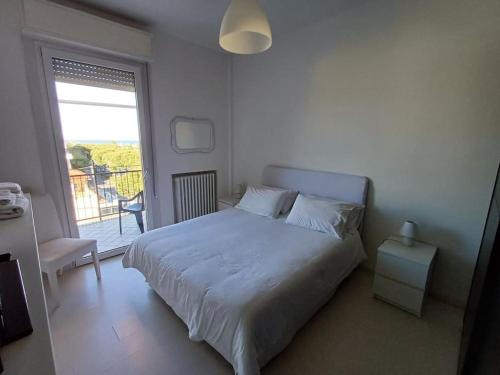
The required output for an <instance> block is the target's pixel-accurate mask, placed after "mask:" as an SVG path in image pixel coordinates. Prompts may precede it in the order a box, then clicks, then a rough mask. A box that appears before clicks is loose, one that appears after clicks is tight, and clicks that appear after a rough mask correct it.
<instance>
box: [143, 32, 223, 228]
mask: <svg viewBox="0 0 500 375" xmlns="http://www.w3.org/2000/svg"><path fill="white" fill-rule="evenodd" d="M154 35H155V36H154V39H153V63H152V64H151V101H152V103H151V104H152V113H153V116H152V117H153V129H154V147H155V156H156V170H157V186H158V189H159V190H158V193H159V195H160V203H159V204H160V208H161V224H162V225H167V224H171V223H173V220H174V216H173V214H174V212H173V201H172V180H171V175H172V174H174V173H182V172H195V171H202V170H211V169H216V170H217V181H218V190H219V194H220V195H222V194H225V193H226V192H227V179H228V177H227V173H228V160H227V155H228V137H227V133H228V121H227V120H228V116H227V108H228V87H227V76H228V75H227V63H228V58H227V57H226V56H225V55H223V54H221V53H218V52H215V51H212V50H209V49H207V48H204V47H199V46H196V45H194V44H190V43H188V42H184V41H182V40H180V39H177V38H174V37H171V36H168V35H166V34H161V33H158V32H154ZM175 116H188V117H201V118H209V119H210V120H212V121H213V123H214V125H215V150H214V151H212V152H211V153H207V154H200V153H196V154H182V155H181V154H177V153H175V152H174V151H173V149H172V147H171V145H170V121H171V120H172V119H173V118H174V117H175Z"/></svg>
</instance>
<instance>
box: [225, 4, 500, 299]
mask: <svg viewBox="0 0 500 375" xmlns="http://www.w3.org/2000/svg"><path fill="white" fill-rule="evenodd" d="M499 19H500V3H499V2H498V1H494V0H483V1H476V2H471V1H455V0H449V1H431V0H428V1H419V2H414V1H390V0H388V1H385V0H380V1H375V2H372V3H371V4H368V5H365V6H362V7H359V8H356V9H354V10H350V11H348V12H345V13H342V14H339V15H338V16H336V17H335V18H330V19H327V20H325V21H322V22H320V23H318V24H315V25H313V26H310V27H308V28H306V29H302V30H300V31H297V32H294V33H291V34H288V35H286V36H284V37H278V38H275V40H274V43H273V47H272V48H271V50H270V51H269V52H267V53H264V54H261V55H256V56H243V57H237V58H235V59H234V71H233V80H234V93H233V111H234V125H233V126H234V136H233V137H234V173H235V178H234V183H238V182H241V181H244V182H249V183H258V182H259V179H260V174H261V172H262V169H263V167H264V166H265V165H267V164H281V165H288V166H295V167H304V168H311V169H319V170H328V171H339V172H346V173H353V174H359V175H365V176H368V177H369V178H370V179H371V181H372V183H373V184H372V187H371V192H370V202H369V207H368V212H367V218H366V227H365V240H366V248H367V251H368V253H369V256H370V259H369V262H368V265H369V266H373V264H374V260H375V256H374V255H375V250H376V247H377V246H378V244H380V243H381V241H382V240H383V239H384V238H385V237H387V236H388V235H390V234H395V233H397V231H398V229H399V226H400V225H401V223H402V221H403V220H404V219H406V218H408V219H414V220H416V221H417V222H418V223H419V224H420V229H421V238H422V239H423V240H426V241H428V242H432V243H435V244H437V245H438V246H439V248H440V250H439V256H438V261H437V266H436V270H435V271H436V272H435V274H434V281H433V292H434V293H435V294H437V295H440V296H442V297H445V298H447V299H448V300H450V301H453V302H457V303H460V304H463V303H464V302H465V300H466V297H467V293H468V286H469V282H470V279H471V275H472V271H473V267H474V264H475V259H476V255H477V250H478V247H479V244H480V240H481V235H482V230H483V225H484V221H485V217H486V213H487V208H488V203H489V200H490V197H491V192H492V184H493V181H494V177H495V173H496V168H497V163H498V161H499V158H500V146H499V141H500V123H499V119H500V102H499V101H500V99H499V98H500V74H499V70H498V67H499V66H500V49H499V47H498V46H499V44H498V36H499V35H500V22H498V20H499Z"/></svg>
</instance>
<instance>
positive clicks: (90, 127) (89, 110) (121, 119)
mask: <svg viewBox="0 0 500 375" xmlns="http://www.w3.org/2000/svg"><path fill="white" fill-rule="evenodd" d="M56 90H57V98H58V100H59V101H61V100H78V101H87V102H88V101H91V102H99V103H112V104H123V105H130V106H134V108H116V107H106V106H92V105H80V104H67V103H59V113H60V116H61V124H62V128H63V129H62V130H63V136H64V140H65V141H78V140H80V141H83V140H85V141H100V142H102V141H116V142H118V143H119V142H125V141H126V142H133V141H135V142H138V141H139V123H138V120H137V110H136V108H135V105H136V97H135V92H129V91H121V90H111V89H104V88H99V87H91V86H83V85H75V84H71V83H63V82H56Z"/></svg>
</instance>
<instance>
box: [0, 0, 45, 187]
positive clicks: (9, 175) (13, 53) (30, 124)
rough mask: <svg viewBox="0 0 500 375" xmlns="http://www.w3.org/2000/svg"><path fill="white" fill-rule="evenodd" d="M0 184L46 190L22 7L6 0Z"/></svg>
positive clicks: (1, 13)
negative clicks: (28, 77) (28, 76)
mask: <svg viewBox="0 0 500 375" xmlns="http://www.w3.org/2000/svg"><path fill="white" fill-rule="evenodd" d="M0 51H2V57H1V58H0V181H16V182H19V183H20V184H22V185H23V186H24V187H25V189H27V190H32V191H40V190H43V177H42V170H41V164H40V160H39V158H40V156H39V153H38V145H37V142H36V136H35V124H34V121H33V115H32V113H31V104H30V95H29V90H28V83H27V81H26V71H25V65H24V55H23V44H22V40H21V8H20V4H19V2H18V1H17V0H3V1H2V3H1V10H0Z"/></svg>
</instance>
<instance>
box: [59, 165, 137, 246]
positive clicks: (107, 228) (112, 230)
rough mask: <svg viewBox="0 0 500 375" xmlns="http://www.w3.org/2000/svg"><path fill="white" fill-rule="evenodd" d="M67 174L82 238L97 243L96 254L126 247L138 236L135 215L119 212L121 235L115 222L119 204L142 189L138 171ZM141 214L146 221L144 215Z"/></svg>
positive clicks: (80, 170)
mask: <svg viewBox="0 0 500 375" xmlns="http://www.w3.org/2000/svg"><path fill="white" fill-rule="evenodd" d="M69 172H70V182H71V191H72V195H73V206H74V212H75V217H76V221H77V225H78V229H79V232H80V237H81V238H88V239H95V240H97V248H98V251H99V252H105V251H110V250H114V249H117V248H122V247H124V246H127V245H129V244H130V243H131V242H132V241H133V240H134V239H135V238H137V236H139V235H140V234H141V232H140V230H139V227H138V225H137V222H136V219H135V216H134V215H130V214H127V213H122V233H121V234H120V229H119V222H118V201H119V200H120V199H128V198H131V197H133V196H134V195H136V194H137V193H139V192H140V191H142V190H143V188H144V183H143V176H142V171H141V170H140V169H135V170H123V171H117V172H108V171H96V169H95V168H92V169H91V170H90V171H86V170H85V169H71V170H70V171H69ZM142 214H143V218H144V220H145V219H146V217H145V216H146V215H145V212H142ZM145 224H146V223H145ZM145 226H146V225H145Z"/></svg>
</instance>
